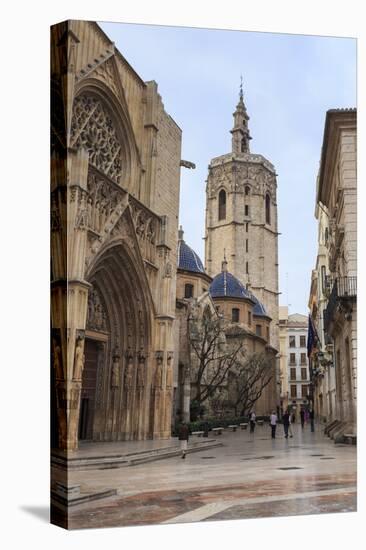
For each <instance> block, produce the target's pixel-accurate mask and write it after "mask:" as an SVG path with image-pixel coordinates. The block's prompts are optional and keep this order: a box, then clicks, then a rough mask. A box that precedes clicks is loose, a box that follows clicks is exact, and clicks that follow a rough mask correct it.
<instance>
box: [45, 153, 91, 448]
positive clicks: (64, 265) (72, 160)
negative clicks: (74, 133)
mask: <svg viewBox="0 0 366 550" xmlns="http://www.w3.org/2000/svg"><path fill="white" fill-rule="evenodd" d="M87 174H88V154H87V152H86V151H83V150H82V151H76V150H68V152H67V157H66V155H65V157H64V158H61V157H60V156H56V155H54V156H53V158H52V164H51V177H52V188H51V201H52V206H51V211H52V236H51V257H52V271H53V273H52V277H53V280H52V288H51V315H52V329H53V330H55V329H58V330H59V331H60V335H61V342H60V344H61V345H60V348H61V355H62V365H63V369H62V372H60V371H59V372H58V374H57V375H56V393H57V409H58V419H59V447H60V448H61V449H65V450H73V449H76V448H77V446H78V422H79V408H80V390H81V380H82V371H83V365H84V337H85V323H86V314H87V303H88V289H89V287H90V284H89V283H88V282H87V281H85V280H84V266H85V252H86V240H87V234H86V229H87V215H86V198H87ZM55 367H56V365H55Z"/></svg>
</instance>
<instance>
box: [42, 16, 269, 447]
mask: <svg viewBox="0 0 366 550" xmlns="http://www.w3.org/2000/svg"><path fill="white" fill-rule="evenodd" d="M51 107H52V109H51V113H52V114H51V325H52V330H51V352H52V365H51V426H52V446H53V447H55V448H59V449H63V450H67V451H72V450H75V449H77V448H78V446H79V441H83V440H84V441H101V442H102V441H127V440H143V439H151V438H162V439H164V438H169V437H170V436H171V427H172V423H173V422H174V418H175V415H176V412H177V410H178V408H180V410H181V413H180V414H181V415H183V417H184V418H185V419H187V420H188V419H189V414H190V411H189V407H190V399H191V398H192V394H191V388H192V387H193V386H194V365H193V363H192V361H191V359H190V352H189V338H188V333H189V330H190V329H189V327H191V329H192V331H193V332H194V330H195V328H194V327H195V323H196V321H195V320H194V319H196V320H197V319H198V318H199V316H200V315H201V316H202V315H203V314H204V315H208V314H209V315H212V316H215V315H220V318H221V319H222V320H223V319H224V317H226V318H228V317H230V319H231V321H230V323H229V324H228V325H227V326H226V325H225V331H226V336H225V339H226V341H227V345H228V346H230V345H231V344H230V342H235V341H237V340H240V341H241V340H243V341H245V342H246V344H245V345H246V346H247V347H248V349H249V348H250V350H252V351H256V350H257V351H260V350H262V351H263V352H265V353H266V354H267V355H268V356H269V357H270V358H271V361H272V363H271V364H272V365H274V364H275V357H276V354H277V350H278V275H277V271H278V267H277V235H278V234H277V209H276V174H275V171H274V168H273V166H272V164H270V163H269V162H268V161H267V160H266V159H265V158H264V157H262V156H261V155H253V154H251V153H250V151H249V140H250V135H249V129H248V120H249V117H248V115H247V112H246V108H245V105H244V101H243V93H242V90H241V92H240V100H239V103H238V106H237V108H236V111H235V113H234V128H233V129H232V152H231V153H229V154H227V155H223V156H221V157H218V158H215V159H213V160H212V161H211V163H210V166H209V176H208V180H207V213H206V237H205V238H206V256H205V264H206V265H205V267H204V266H203V264H202V262H201V260H200V259H199V258H198V256H197V255H196V254H195V253H194V251H192V250H191V249H190V248H189V246H188V245H186V244H185V243H184V239H183V232H182V231H181V232H179V234H178V216H179V189H180V169H181V167H182V166H186V167H191V165H192V163H189V162H186V161H182V159H181V139H182V131H181V129H180V128H179V126H178V125H177V124H176V122H175V121H174V120H173V118H172V117H171V116H170V115H169V114H168V113H167V112H166V111H165V109H164V105H163V102H162V98H161V96H160V95H159V93H158V89H157V84H156V82H154V81H150V82H144V81H143V80H142V78H141V77H140V76H139V75H138V74H137V73H136V72H135V70H134V69H133V68H132V67H131V65H129V63H128V62H127V60H126V59H125V58H124V57H123V55H122V54H121V53H120V52H119V51H118V50H117V49H116V47H115V45H114V43H113V42H111V40H110V39H109V38H108V36H106V35H105V33H104V32H103V31H102V29H101V28H100V27H99V26H98V25H97V24H96V23H93V22H88V21H67V22H64V23H60V24H58V25H55V26H53V27H52V29H51ZM219 310H220V312H221V313H220V314H219V313H218V312H219ZM194 312H195V313H194ZM199 312H201V313H199ZM244 318H245V322H243V320H244ZM229 325H230V326H229ZM187 327H188V328H187ZM196 328H197V327H196ZM193 329H194V330H193ZM187 331H188V332H187ZM271 368H272V367H271ZM275 394H276V383H275V380H273V382H272V383H271V385H269V386H268V387H267V388H266V392H265V394H264V395H263V397H262V405H261V406H262V409H263V413H265V412H268V411H269V410H270V409H271V408H272V407H273V406H274V405H275V403H276V397H275Z"/></svg>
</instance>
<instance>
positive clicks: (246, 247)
mask: <svg viewBox="0 0 366 550" xmlns="http://www.w3.org/2000/svg"><path fill="white" fill-rule="evenodd" d="M248 250H249V243H248V239H245V252H248Z"/></svg>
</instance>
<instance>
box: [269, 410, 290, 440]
mask: <svg viewBox="0 0 366 550" xmlns="http://www.w3.org/2000/svg"><path fill="white" fill-rule="evenodd" d="M277 422H278V417H277V414H276V413H275V411H272V414H271V416H270V418H269V423H270V426H271V432H272V433H271V435H272V439H275V438H276V428H277ZM282 422H283V429H284V431H285V438H286V439H287V438H288V434H290V437H293V433H292V427H291V417H290V414H289V412H288V411H286V412H285V413H284V414H283V415H282Z"/></svg>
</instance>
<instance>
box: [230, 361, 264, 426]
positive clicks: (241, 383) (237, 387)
mask: <svg viewBox="0 0 366 550" xmlns="http://www.w3.org/2000/svg"><path fill="white" fill-rule="evenodd" d="M272 378H273V370H272V361H271V359H269V358H268V357H266V356H265V355H264V354H263V353H253V354H252V355H251V356H250V357H248V358H247V359H244V360H241V361H237V362H236V365H235V369H233V371H232V375H231V377H230V387H229V396H230V405H231V407H232V408H233V409H234V411H235V415H237V414H238V411H239V410H240V414H241V416H247V415H248V413H249V412H250V410H251V409H252V408H253V406H254V405H255V403H256V402H257V401H258V399H259V398H260V396H261V395H262V393H263V390H264V389H265V388H266V386H268V384H269V383H270V382H271V380H272Z"/></svg>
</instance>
